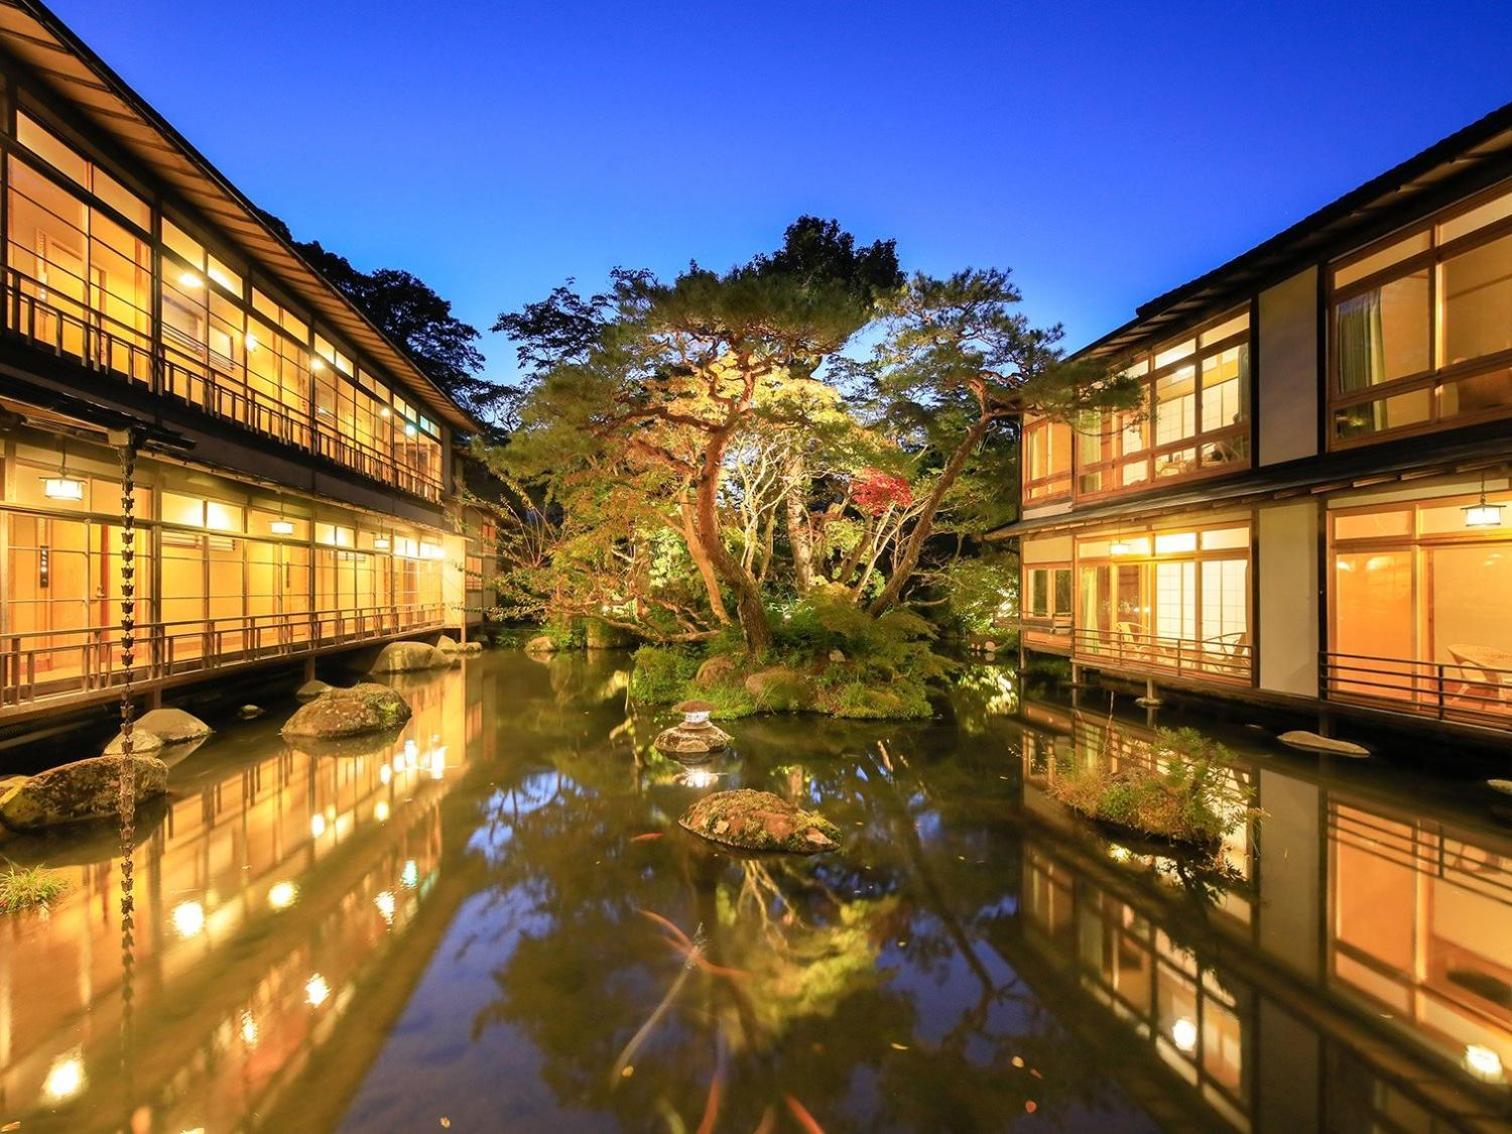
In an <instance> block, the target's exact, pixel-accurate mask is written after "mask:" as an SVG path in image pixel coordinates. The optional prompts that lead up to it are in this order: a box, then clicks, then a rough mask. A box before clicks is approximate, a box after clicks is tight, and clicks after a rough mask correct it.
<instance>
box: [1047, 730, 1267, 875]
mask: <svg viewBox="0 0 1512 1134" xmlns="http://www.w3.org/2000/svg"><path fill="white" fill-rule="evenodd" d="M1145 747H1146V751H1145V752H1144V753H1143V754H1142V755H1143V759H1138V760H1135V761H1132V762H1127V761H1126V762H1121V763H1120V765H1119V767H1117V768H1116V769H1115V768H1109V767H1107V766H1099V767H1095V768H1082V769H1077V770H1074V771H1070V772H1065V773H1063V774H1062V775H1060V776H1058V777H1057V778H1056V779H1055V780H1054V781H1053V782H1052V784H1051V788H1050V791H1051V794H1052V795H1054V796H1055V798H1057V799H1059V800H1060V801H1061V802H1062V803H1064V804H1066V805H1067V806H1069V807H1071V808H1072V809H1074V810H1076V811H1080V812H1081V813H1082V814H1084V815H1087V816H1090V817H1091V818H1094V819H1097V820H1100V821H1102V822H1105V823H1112V824H1114V825H1116V826H1119V827H1125V828H1128V829H1129V830H1132V831H1137V832H1139V833H1140V834H1143V835H1148V836H1152V837H1154V838H1160V839H1167V840H1170V841H1171V842H1177V843H1190V844H1193V845H1196V846H1201V847H1214V846H1216V845H1217V843H1218V842H1219V840H1221V839H1222V838H1223V836H1224V835H1226V834H1228V832H1230V831H1232V830H1233V829H1234V828H1235V827H1237V826H1238V825H1239V824H1240V823H1241V822H1243V821H1245V820H1246V819H1248V818H1249V817H1250V816H1251V815H1253V814H1255V811H1254V809H1253V808H1251V807H1249V806H1248V805H1247V804H1245V803H1243V802H1237V801H1236V800H1235V799H1234V798H1233V797H1232V795H1231V792H1230V791H1229V786H1228V785H1229V779H1230V775H1229V772H1228V768H1227V766H1226V761H1227V760H1228V759H1229V758H1230V756H1231V754H1230V753H1229V752H1228V750H1227V749H1225V748H1224V747H1223V746H1222V745H1220V744H1218V743H1217V742H1216V741H1213V740H1210V739H1208V738H1206V737H1204V736H1203V735H1202V734H1200V733H1198V732H1197V731H1195V730H1194V729H1181V730H1179V731H1170V730H1162V731H1161V732H1160V733H1159V734H1158V735H1157V738H1156V741H1155V743H1154V744H1153V745H1146V746H1145ZM1160 764H1164V765H1165V766H1164V767H1163V768H1162V767H1160V766H1159V765H1160Z"/></svg>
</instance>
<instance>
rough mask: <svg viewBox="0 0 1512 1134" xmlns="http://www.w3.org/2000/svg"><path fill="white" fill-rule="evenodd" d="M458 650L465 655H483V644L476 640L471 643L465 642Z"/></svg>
mask: <svg viewBox="0 0 1512 1134" xmlns="http://www.w3.org/2000/svg"><path fill="white" fill-rule="evenodd" d="M458 648H459V649H460V650H461V651H462V653H464V654H481V653H482V652H483V643H482V642H479V641H476V640H475V641H471V642H463V643H462V645H461V646H460V647H458Z"/></svg>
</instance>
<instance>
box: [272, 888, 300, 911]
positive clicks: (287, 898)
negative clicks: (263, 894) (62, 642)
mask: <svg viewBox="0 0 1512 1134" xmlns="http://www.w3.org/2000/svg"><path fill="white" fill-rule="evenodd" d="M298 899H299V887H298V886H296V885H294V883H292V882H275V883H273V885H271V886H269V887H268V905H270V906H272V907H273V908H274V909H275V910H286V909H288V908H289V907H290V906H292V905H293V904H294V903H295V902H296V901H297V900H298Z"/></svg>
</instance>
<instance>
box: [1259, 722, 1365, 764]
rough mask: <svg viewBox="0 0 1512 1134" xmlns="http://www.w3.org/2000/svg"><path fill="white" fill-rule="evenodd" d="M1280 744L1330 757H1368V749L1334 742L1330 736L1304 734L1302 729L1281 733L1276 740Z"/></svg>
mask: <svg viewBox="0 0 1512 1134" xmlns="http://www.w3.org/2000/svg"><path fill="white" fill-rule="evenodd" d="M1276 739H1277V740H1279V741H1280V742H1281V743H1282V744H1286V745H1290V746H1291V747H1292V748H1301V749H1304V750H1305V751H1308V752H1326V753H1328V754H1329V755H1330V756H1353V757H1356V758H1359V757H1362V756H1369V755H1370V749H1368V748H1364V747H1361V746H1360V745H1358V744H1353V743H1351V742H1350V741H1347V740H1335V739H1333V737H1331V736H1319V735H1318V734H1317V733H1315V732H1306V731H1304V730H1302V729H1293V730H1292V731H1291V732H1283V733H1282V734H1281V735H1280V736H1278V737H1277V738H1276Z"/></svg>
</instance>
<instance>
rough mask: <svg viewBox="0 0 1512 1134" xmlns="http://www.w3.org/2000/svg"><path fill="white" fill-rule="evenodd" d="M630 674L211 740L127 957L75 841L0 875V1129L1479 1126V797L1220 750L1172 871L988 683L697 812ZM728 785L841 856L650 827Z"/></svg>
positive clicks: (1501, 1021)
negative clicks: (26, 901)
mask: <svg viewBox="0 0 1512 1134" xmlns="http://www.w3.org/2000/svg"><path fill="white" fill-rule="evenodd" d="M623 667H624V661H623V659H620V658H616V657H613V656H598V657H593V658H583V657H563V658H557V659H554V660H552V661H551V662H549V663H545V664H543V663H540V662H537V661H534V660H531V659H529V658H526V657H524V656H522V655H520V654H517V653H507V652H500V653H493V654H487V655H484V656H482V657H478V658H469V659H467V660H465V661H464V662H463V665H462V666H461V667H460V668H459V669H456V670H453V671H451V672H449V673H445V674H442V675H438V676H433V677H430V678H427V679H425V680H424V681H419V682H413V683H409V682H406V683H403V684H402V686H401V687H402V689H403V691H404V693H405V694H406V696H408V697H409V698H410V700H411V702H412V704H413V706H414V708H415V717H414V720H413V721H411V723H410V724H409V726H408V727H407V728H406V729H405V731H404V732H403V734H402V735H401V736H399V737H398V738H397V739H393V738H390V739H388V740H386V741H385V742H384V743H382V744H380V745H377V746H374V747H372V748H370V749H369V750H367V751H363V752H346V753H343V754H339V755H332V754H329V753H327V754H312V753H307V752H304V751H301V750H299V749H298V748H293V749H291V748H289V747H286V746H285V745H284V744H283V743H282V742H281V741H280V740H279V737H278V734H277V728H278V725H279V724H280V723H281V721H282V720H283V719H284V716H285V714H286V712H287V711H288V710H289V709H290V708H292V705H285V706H279V707H278V711H277V712H275V713H273V714H271V715H270V716H269V717H268V718H266V719H264V720H260V721H256V722H251V723H228V724H227V725H226V726H225V727H224V728H223V729H222V731H221V732H220V733H219V734H218V735H216V736H215V737H214V738H213V739H212V740H211V741H210V742H209V743H208V744H206V745H205V746H204V747H203V748H201V749H200V750H199V751H197V752H195V753H194V754H193V755H192V756H190V757H189V758H187V759H185V760H184V761H183V762H182V763H180V764H179V765H177V767H176V768H175V769H174V773H173V779H172V784H171V787H172V792H171V797H170V799H169V801H168V802H167V804H166V806H164V805H160V806H158V807H157V808H156V809H155V810H152V811H149V812H145V813H144V814H143V815H142V816H141V817H140V819H139V823H138V834H139V840H140V844H139V849H138V852H137V855H136V860H135V861H136V877H137V895H138V906H137V915H136V922H135V926H134V932H133V933H132V935H131V938H130V940H129V941H125V940H123V935H122V932H121V925H120V915H119V911H118V905H117V886H118V882H119V868H120V862H119V859H118V858H117V857H116V847H115V843H114V836H113V835H112V834H111V832H110V831H108V830H104V831H99V832H96V833H95V834H93V835H91V836H85V835H80V834H74V835H71V836H69V837H67V838H53V839H48V840H41V839H20V838H15V837H10V838H8V839H7V840H6V841H4V842H0V854H4V855H6V856H8V857H11V858H13V859H15V860H17V861H20V862H37V861H45V862H46V863H47V864H48V865H50V866H52V867H54V868H57V869H59V870H61V871H62V872H63V873H64V874H65V875H66V876H67V877H68V878H69V879H70V881H71V882H72V889H71V891H70V892H69V894H68V895H67V897H65V898H64V899H63V900H62V901H61V902H59V903H58V904H57V905H55V907H54V908H53V909H52V910H51V911H50V912H48V913H46V914H31V915H25V916H21V917H12V918H7V919H0V1129H4V1130H7V1131H10V1130H13V1129H14V1130H16V1131H18V1132H20V1134H49V1132H62V1131H67V1132H70V1134H80V1132H90V1131H128V1132H130V1134H149V1132H150V1134H183V1132H195V1131H200V1132H205V1134H222V1132H229V1131H244V1130H246V1131H252V1130H256V1131H277V1132H279V1134H283V1132H295V1134H297V1132H303V1131H310V1132H317V1131H318V1132H325V1131H341V1132H344V1134H408V1132H410V1131H436V1130H451V1131H510V1132H515V1131H523V1132H531V1131H548V1132H551V1134H568V1132H572V1131H667V1132H677V1131H688V1132H692V1131H699V1132H712V1131H738V1132H742V1134H748V1132H750V1131H756V1130H765V1131H772V1132H776V1131H808V1132H810V1134H811V1132H812V1131H815V1130H822V1131H826V1132H829V1134H836V1132H840V1131H996V1130H1006V1129H1022V1130H1026V1131H1028V1130H1034V1129H1045V1130H1068V1131H1083V1130H1086V1131H1098V1132H1099V1134H1119V1132H1133V1131H1151V1130H1191V1131H1222V1130H1242V1131H1249V1130H1255V1131H1267V1132H1268V1131H1277V1132H1279V1131H1287V1132H1294V1131H1341V1132H1348V1134H1352V1132H1356V1131H1358V1132H1365V1131H1402V1132H1406V1131H1411V1132H1436V1131H1447V1130H1486V1131H1489V1130H1505V1129H1508V1128H1509V1126H1508V1115H1509V1109H1508V1091H1507V1088H1506V1086H1505V1082H1504V1078H1505V1076H1504V1072H1503V1067H1504V1065H1508V1064H1512V870H1509V865H1512V835H1509V830H1508V829H1507V828H1505V827H1500V826H1498V825H1497V821H1496V819H1495V817H1494V816H1493V815H1492V814H1490V812H1489V810H1488V809H1487V808H1486V806H1485V804H1484V802H1482V801H1479V799H1478V797H1474V798H1472V797H1470V795H1469V794H1468V793H1466V792H1463V791H1458V792H1452V791H1449V790H1447V789H1445V788H1444V787H1443V786H1442V785H1438V786H1430V785H1426V784H1415V783H1413V782H1411V781H1410V780H1404V779H1403V778H1402V777H1400V776H1397V775H1395V774H1388V773H1386V772H1384V771H1383V770H1382V769H1380V768H1379V767H1376V766H1375V763H1374V762H1373V763H1372V764H1371V765H1367V766H1365V767H1362V766H1360V765H1358V764H1348V765H1344V766H1335V765H1331V764H1328V763H1324V764H1321V765H1320V764H1319V763H1318V762H1317V761H1315V760H1305V759H1298V758H1296V757H1295V756H1294V755H1288V754H1286V753H1284V752H1283V751H1281V750H1279V749H1277V748H1275V747H1274V746H1273V745H1272V744H1270V743H1269V742H1268V741H1266V740H1264V739H1263V738H1259V737H1256V736H1255V735H1254V734H1250V739H1249V740H1248V743H1247V744H1242V746H1241V748H1240V749H1239V752H1240V754H1239V757H1238V758H1237V759H1236V761H1235V763H1234V765H1233V768H1232V776H1231V779H1230V784H1229V786H1230V790H1231V792H1232V793H1233V796H1234V798H1235V800H1236V801H1246V800H1247V801H1250V802H1252V803H1254V804H1256V805H1258V806H1259V807H1260V808H1262V809H1263V811H1264V814H1263V816H1261V817H1259V818H1257V819H1254V820H1253V821H1251V822H1249V823H1248V824H1247V825H1246V826H1244V827H1242V828H1241V829H1239V830H1238V831H1236V832H1235V833H1234V835H1233V836H1232V837H1231V838H1230V839H1229V840H1228V841H1227V843H1226V845H1225V847H1224V851H1223V863H1222V865H1221V867H1219V868H1216V869H1198V868H1195V867H1194V866H1193V865H1192V864H1190V863H1184V862H1180V861H1177V860H1174V859H1171V858H1168V857H1162V856H1160V855H1158V854H1153V853H1150V848H1147V847H1131V846H1127V845H1124V844H1121V843H1118V842H1114V841H1111V840H1110V839H1109V838H1108V837H1106V836H1105V835H1103V834H1100V833H1098V832H1097V831H1094V830H1092V829H1089V828H1087V827H1086V826H1084V825H1082V824H1079V823H1077V822H1075V821H1072V820H1070V819H1068V817H1067V816H1066V815H1065V814H1064V813H1063V812H1062V811H1061V810H1060V808H1059V806H1058V805H1056V804H1055V803H1053V801H1051V800H1050V799H1049V798H1048V797H1047V795H1046V794H1045V790H1044V787H1045V784H1046V782H1047V780H1048V778H1049V777H1052V776H1054V775H1055V774H1056V769H1057V767H1058V766H1061V765H1063V764H1064V763H1065V762H1066V761H1072V760H1078V759H1107V758H1113V759H1119V758H1132V757H1131V756H1129V755H1128V754H1129V753H1132V752H1134V751H1136V750H1137V747H1138V744H1137V742H1138V741H1139V740H1140V739H1141V737H1142V736H1145V735H1147V734H1145V733H1144V732H1143V731H1142V728H1141V726H1140V725H1138V724H1133V723H1125V722H1123V721H1121V720H1119V719H1115V718H1109V717H1108V716H1107V715H1106V713H1105V712H1101V711H1099V712H1096V713H1093V712H1081V711H1075V710H1072V709H1070V708H1068V707H1065V706H1059V705H1053V704H1047V703H1032V702H1030V703H1024V704H1020V703H1019V698H1018V694H1017V692H1016V691H1015V689H1014V686H1013V683H1012V681H1011V680H1010V676H1011V675H1010V674H1009V673H1008V671H1006V670H991V669H986V668H981V667H979V668H978V669H976V670H973V671H971V672H969V673H968V674H967V675H966V676H965V677H964V678H963V680H962V681H961V682H960V683H959V684H958V686H957V688H956V689H955V691H954V693H953V696H952V703H951V704H949V705H942V706H941V711H940V715H939V716H938V717H937V719H936V720H934V721H931V722H924V723H919V724H908V725H900V724H873V723H867V724H860V723H843V722H825V721H819V720H815V719H803V718H790V719H767V720H749V721H741V722H736V723H735V724H734V725H733V726H731V731H732V732H733V733H734V734H735V736H736V741H737V746H738V750H737V752H736V754H735V755H734V756H732V757H731V758H729V759H727V760H725V761H723V762H722V763H720V764H718V765H715V766H714V768H713V772H714V776H713V777H712V783H710V782H708V781H709V780H710V778H711V777H708V776H703V777H700V776H691V777H690V776H688V775H687V774H686V773H684V772H683V771H682V770H681V769H679V768H677V767H675V766H670V765H667V764H664V763H661V762H658V761H655V760H652V759H648V755H649V747H648V741H649V738H650V737H651V736H652V735H654V733H655V730H656V729H657V728H658V727H660V726H661V725H663V724H665V723H667V722H666V715H667V714H665V713H661V714H654V713H648V714H645V715H641V714H627V712H626V708H625V683H626V674H625V672H624V668H623ZM1243 739H1244V738H1243V737H1242V736H1241V741H1243ZM741 785H749V786H756V787H762V788H767V789H770V790H773V791H776V792H778V793H780V794H782V795H785V796H787V797H789V798H792V799H794V800H800V801H803V802H805V803H807V804H809V805H812V806H816V807H819V808H822V809H823V811H824V812H825V813H826V814H827V815H828V816H829V817H830V818H831V819H832V820H833V821H834V822H835V823H836V824H837V825H838V826H839V827H840V828H841V829H842V831H843V832H844V834H845V841H844V848H843V851H842V852H841V853H838V854H831V855H825V856H819V857H814V858H804V859H773V858H741V857H736V856H733V855H731V854H727V853H724V852H722V851H719V850H717V849H714V848H712V847H709V846H706V845H704V844H702V843H700V842H699V841H698V840H696V839H695V838H694V837H693V836H691V835H687V834H686V833H684V832H682V831H681V830H680V829H679V828H678V827H677V825H676V819H677V817H678V816H679V815H680V814H681V813H682V811H683V810H684V809H685V808H686V807H687V806H688V804H689V803H690V802H692V800H694V799H695V798H696V797H697V796H698V795H699V794H700V793H702V792H706V791H710V790H715V788H716V787H719V788H723V787H733V786H741ZM1440 800H1442V802H1440ZM1451 800H1452V802H1451ZM10 1123H16V1124H17V1125H15V1126H14V1127H13V1126H11V1125H9V1124H10Z"/></svg>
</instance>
